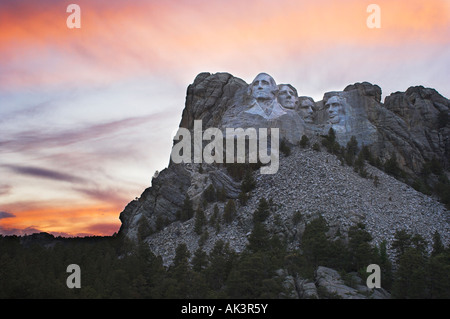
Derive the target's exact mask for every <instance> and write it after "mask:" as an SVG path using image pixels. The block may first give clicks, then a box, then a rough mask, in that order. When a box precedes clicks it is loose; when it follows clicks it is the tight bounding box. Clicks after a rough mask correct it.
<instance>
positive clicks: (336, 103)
mask: <svg viewBox="0 0 450 319" xmlns="http://www.w3.org/2000/svg"><path fill="white" fill-rule="evenodd" d="M325 107H326V108H327V109H328V122H329V123H331V124H337V123H339V122H340V121H341V118H342V115H344V106H343V105H342V102H341V101H340V99H339V97H338V96H332V97H330V98H329V99H328V101H327V103H326V104H325Z"/></svg>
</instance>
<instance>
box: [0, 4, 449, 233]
mask: <svg viewBox="0 0 450 319" xmlns="http://www.w3.org/2000/svg"><path fill="white" fill-rule="evenodd" d="M71 3H76V4H78V5H79V6H80V8H81V28H80V29H69V28H68V27H67V25H66V19H67V17H68V16H69V15H70V13H67V12H66V8H67V6H68V5H69V4H71ZM371 3H375V4H377V5H378V6H379V7H380V8H381V28H379V29H369V28H368V27H367V25H366V20H367V18H368V16H369V15H370V13H367V11H366V9H367V6H368V5H369V4H371ZM201 72H211V73H215V72H228V73H231V74H233V75H234V76H237V77H239V78H241V79H243V80H245V81H246V82H247V83H249V82H251V81H252V80H253V78H254V77H255V76H256V75H257V74H258V73H260V72H267V73H269V74H271V75H272V76H273V77H274V78H275V80H276V81H277V83H291V84H292V85H294V86H295V87H296V88H297V90H298V92H299V95H306V96H311V97H313V98H314V99H315V100H316V101H317V100H321V99H322V97H323V94H324V93H325V92H328V91H335V90H339V91H340V90H343V89H344V88H345V87H346V86H347V85H348V84H353V83H355V82H362V81H368V82H371V83H373V84H377V85H379V86H380V87H381V88H382V90H383V99H384V97H385V96H387V95H389V94H390V93H392V92H396V91H405V90H406V89H407V88H408V87H410V86H413V85H423V86H425V87H432V88H435V89H436V90H437V91H438V92H439V93H441V94H442V95H444V96H445V97H447V98H449V97H450V1H449V0H429V1H416V0H408V1H406V0H405V1H396V0H386V1H385V0H383V1H372V0H371V1H362V0H348V1H345V0H341V1H331V0H316V1H268V0H250V1H246V0H227V1H225V0H223V1H222V0H202V1H201V0H178V1H161V0H158V1H124V0H121V1H114V0H108V1H106V0H104V1H81V0H79V1H77V0H75V1H72V2H71V1H55V0H40V1H32V0H6V1H5V0H1V2H0V234H3V235H10V234H17V235H23V234H31V233H34V232H40V231H45V232H49V233H52V234H54V235H56V236H58V235H61V236H86V235H112V234H113V233H114V232H117V231H118V229H119V227H120V221H119V214H120V212H121V211H122V210H123V208H124V207H125V206H126V204H127V203H128V202H130V201H131V200H133V199H134V198H135V197H139V196H140V194H141V193H142V191H143V190H144V189H145V188H147V187H149V186H150V183H151V178H152V176H153V174H154V172H155V171H156V170H159V171H161V170H162V169H164V168H165V167H166V166H167V164H168V162H169V155H170V147H171V145H172V137H173V135H174V132H175V131H176V129H177V127H178V124H179V122H180V120H181V113H182V110H183V108H184V102H185V94H186V88H187V86H188V85H189V84H190V83H192V82H193V80H194V78H195V76H196V75H197V74H198V73H201Z"/></svg>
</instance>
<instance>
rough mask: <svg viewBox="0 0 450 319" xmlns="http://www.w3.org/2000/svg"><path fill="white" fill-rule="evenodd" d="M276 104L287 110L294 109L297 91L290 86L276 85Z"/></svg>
mask: <svg viewBox="0 0 450 319" xmlns="http://www.w3.org/2000/svg"><path fill="white" fill-rule="evenodd" d="M278 89H279V91H278V102H279V103H280V104H281V106H283V107H284V108H287V109H295V107H296V106H297V105H298V94H297V90H296V89H295V88H294V87H293V86H292V85H290V84H280V85H278Z"/></svg>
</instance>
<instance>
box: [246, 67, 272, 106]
mask: <svg viewBox="0 0 450 319" xmlns="http://www.w3.org/2000/svg"><path fill="white" fill-rule="evenodd" d="M250 86H251V87H250V91H251V95H252V96H253V97H254V98H255V99H257V100H274V99H275V98H276V95H277V93H278V87H277V85H276V83H275V80H274V79H273V78H272V77H271V76H270V75H268V74H266V73H260V74H258V75H257V76H256V78H255V79H254V80H253V82H252V84H251V85H250Z"/></svg>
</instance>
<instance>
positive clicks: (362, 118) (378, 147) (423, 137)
mask: <svg viewBox="0 0 450 319" xmlns="http://www.w3.org/2000/svg"><path fill="white" fill-rule="evenodd" d="M263 81H264V82H267V83H263ZM272 81H273V82H272ZM287 88H289V90H290V91H292V92H283V93H282V96H280V95H279V94H280V92H282V91H286V90H287ZM300 93H302V92H300ZM288 95H290V97H288ZM291 99H293V100H294V101H295V102H294V103H288V102H289V101H288V102H287V100H291ZM293 105H294V107H292V106H293ZM449 108H450V101H449V100H448V99H446V98H444V97H443V96H441V95H440V94H439V93H438V92H437V91H436V90H434V89H428V88H424V87H421V86H417V87H411V88H409V89H407V90H406V92H396V93H393V94H391V95H389V96H387V97H386V98H385V101H384V103H383V102H381V88H380V87H378V86H377V85H372V84H370V83H367V82H362V83H355V84H352V85H349V86H347V87H346V88H345V89H344V90H343V91H334V92H327V93H325V94H324V96H323V99H322V100H321V101H314V100H313V99H312V98H310V97H307V96H304V95H301V96H300V97H298V94H297V92H296V90H295V88H294V87H292V86H290V87H289V86H288V85H286V84H284V85H280V86H277V85H276V82H275V80H274V79H273V78H271V77H270V75H267V74H260V75H258V76H256V77H255V79H254V81H252V83H250V84H248V83H246V82H245V81H243V80H242V79H239V78H236V77H234V76H232V75H231V74H228V73H216V74H210V73H201V74H199V75H198V76H197V77H196V78H195V80H194V82H193V83H192V84H191V85H189V87H188V88H187V96H186V103H185V108H184V110H183V114H182V118H181V122H180V127H183V128H187V129H189V130H193V128H194V120H202V124H203V130H205V129H207V128H210V127H217V128H219V129H221V130H222V131H224V130H225V129H226V128H239V127H241V128H250V127H252V128H256V129H258V128H271V127H272V128H279V130H280V138H282V139H285V140H286V141H288V142H290V143H291V144H297V143H298V142H299V141H300V139H301V137H302V136H303V135H307V136H308V137H310V138H314V137H316V138H317V135H321V134H327V132H328V129H329V128H330V127H333V129H334V130H335V131H336V139H337V141H338V142H339V143H340V144H341V145H342V146H345V145H346V143H347V142H348V141H349V140H350V138H351V137H352V136H355V137H356V139H357V141H358V145H359V146H360V147H361V146H362V145H363V144H364V145H367V146H369V148H370V150H371V151H372V153H373V154H374V155H375V156H377V157H379V158H380V159H381V161H385V160H387V159H389V158H391V156H392V155H393V154H395V155H396V158H397V161H398V163H397V164H398V165H399V167H400V168H401V169H403V170H404V171H406V172H407V173H409V174H411V175H412V176H414V175H417V174H419V173H420V171H421V169H422V166H423V164H424V162H425V161H429V160H431V159H433V158H436V159H438V160H439V161H440V162H441V163H442V164H443V166H444V168H445V169H446V170H448V167H449V164H450V163H449V159H450V139H449V136H450V123H449V121H448V113H449ZM446 119H447V120H446ZM204 170H205V171H204V172H203V173H202V174H200V173H198V168H194V167H193V166H190V165H188V164H185V165H179V164H176V165H174V164H173V163H169V166H168V168H167V169H165V170H163V171H162V172H161V173H160V174H159V176H158V177H156V178H154V179H153V181H152V187H150V188H148V189H146V190H145V191H144V193H143V194H142V195H141V198H140V199H139V200H135V201H132V202H131V203H130V204H128V206H127V207H126V208H125V210H124V211H123V212H122V213H121V215H120V219H121V221H122V228H121V232H122V233H124V234H126V235H127V236H128V237H130V238H136V236H137V230H138V226H139V223H140V221H141V220H143V218H145V221H146V223H147V224H148V225H150V226H151V227H153V228H154V227H155V225H156V224H157V219H158V218H159V217H160V219H161V218H164V219H166V220H168V221H174V220H175V215H176V212H177V211H178V210H180V208H181V207H182V205H183V201H184V199H185V197H186V194H188V195H189V197H190V198H191V199H192V200H193V202H194V203H199V202H201V201H202V194H203V192H204V191H205V189H206V188H207V187H208V186H209V185H211V184H212V185H213V186H214V187H215V188H216V189H221V188H224V191H225V193H226V196H227V198H237V196H238V194H239V193H240V189H239V187H240V185H239V184H236V183H235V182H234V181H233V180H232V179H230V177H229V175H227V172H226V170H224V169H222V168H220V169H219V168H217V167H214V166H204ZM316 195H318V194H311V196H316Z"/></svg>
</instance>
